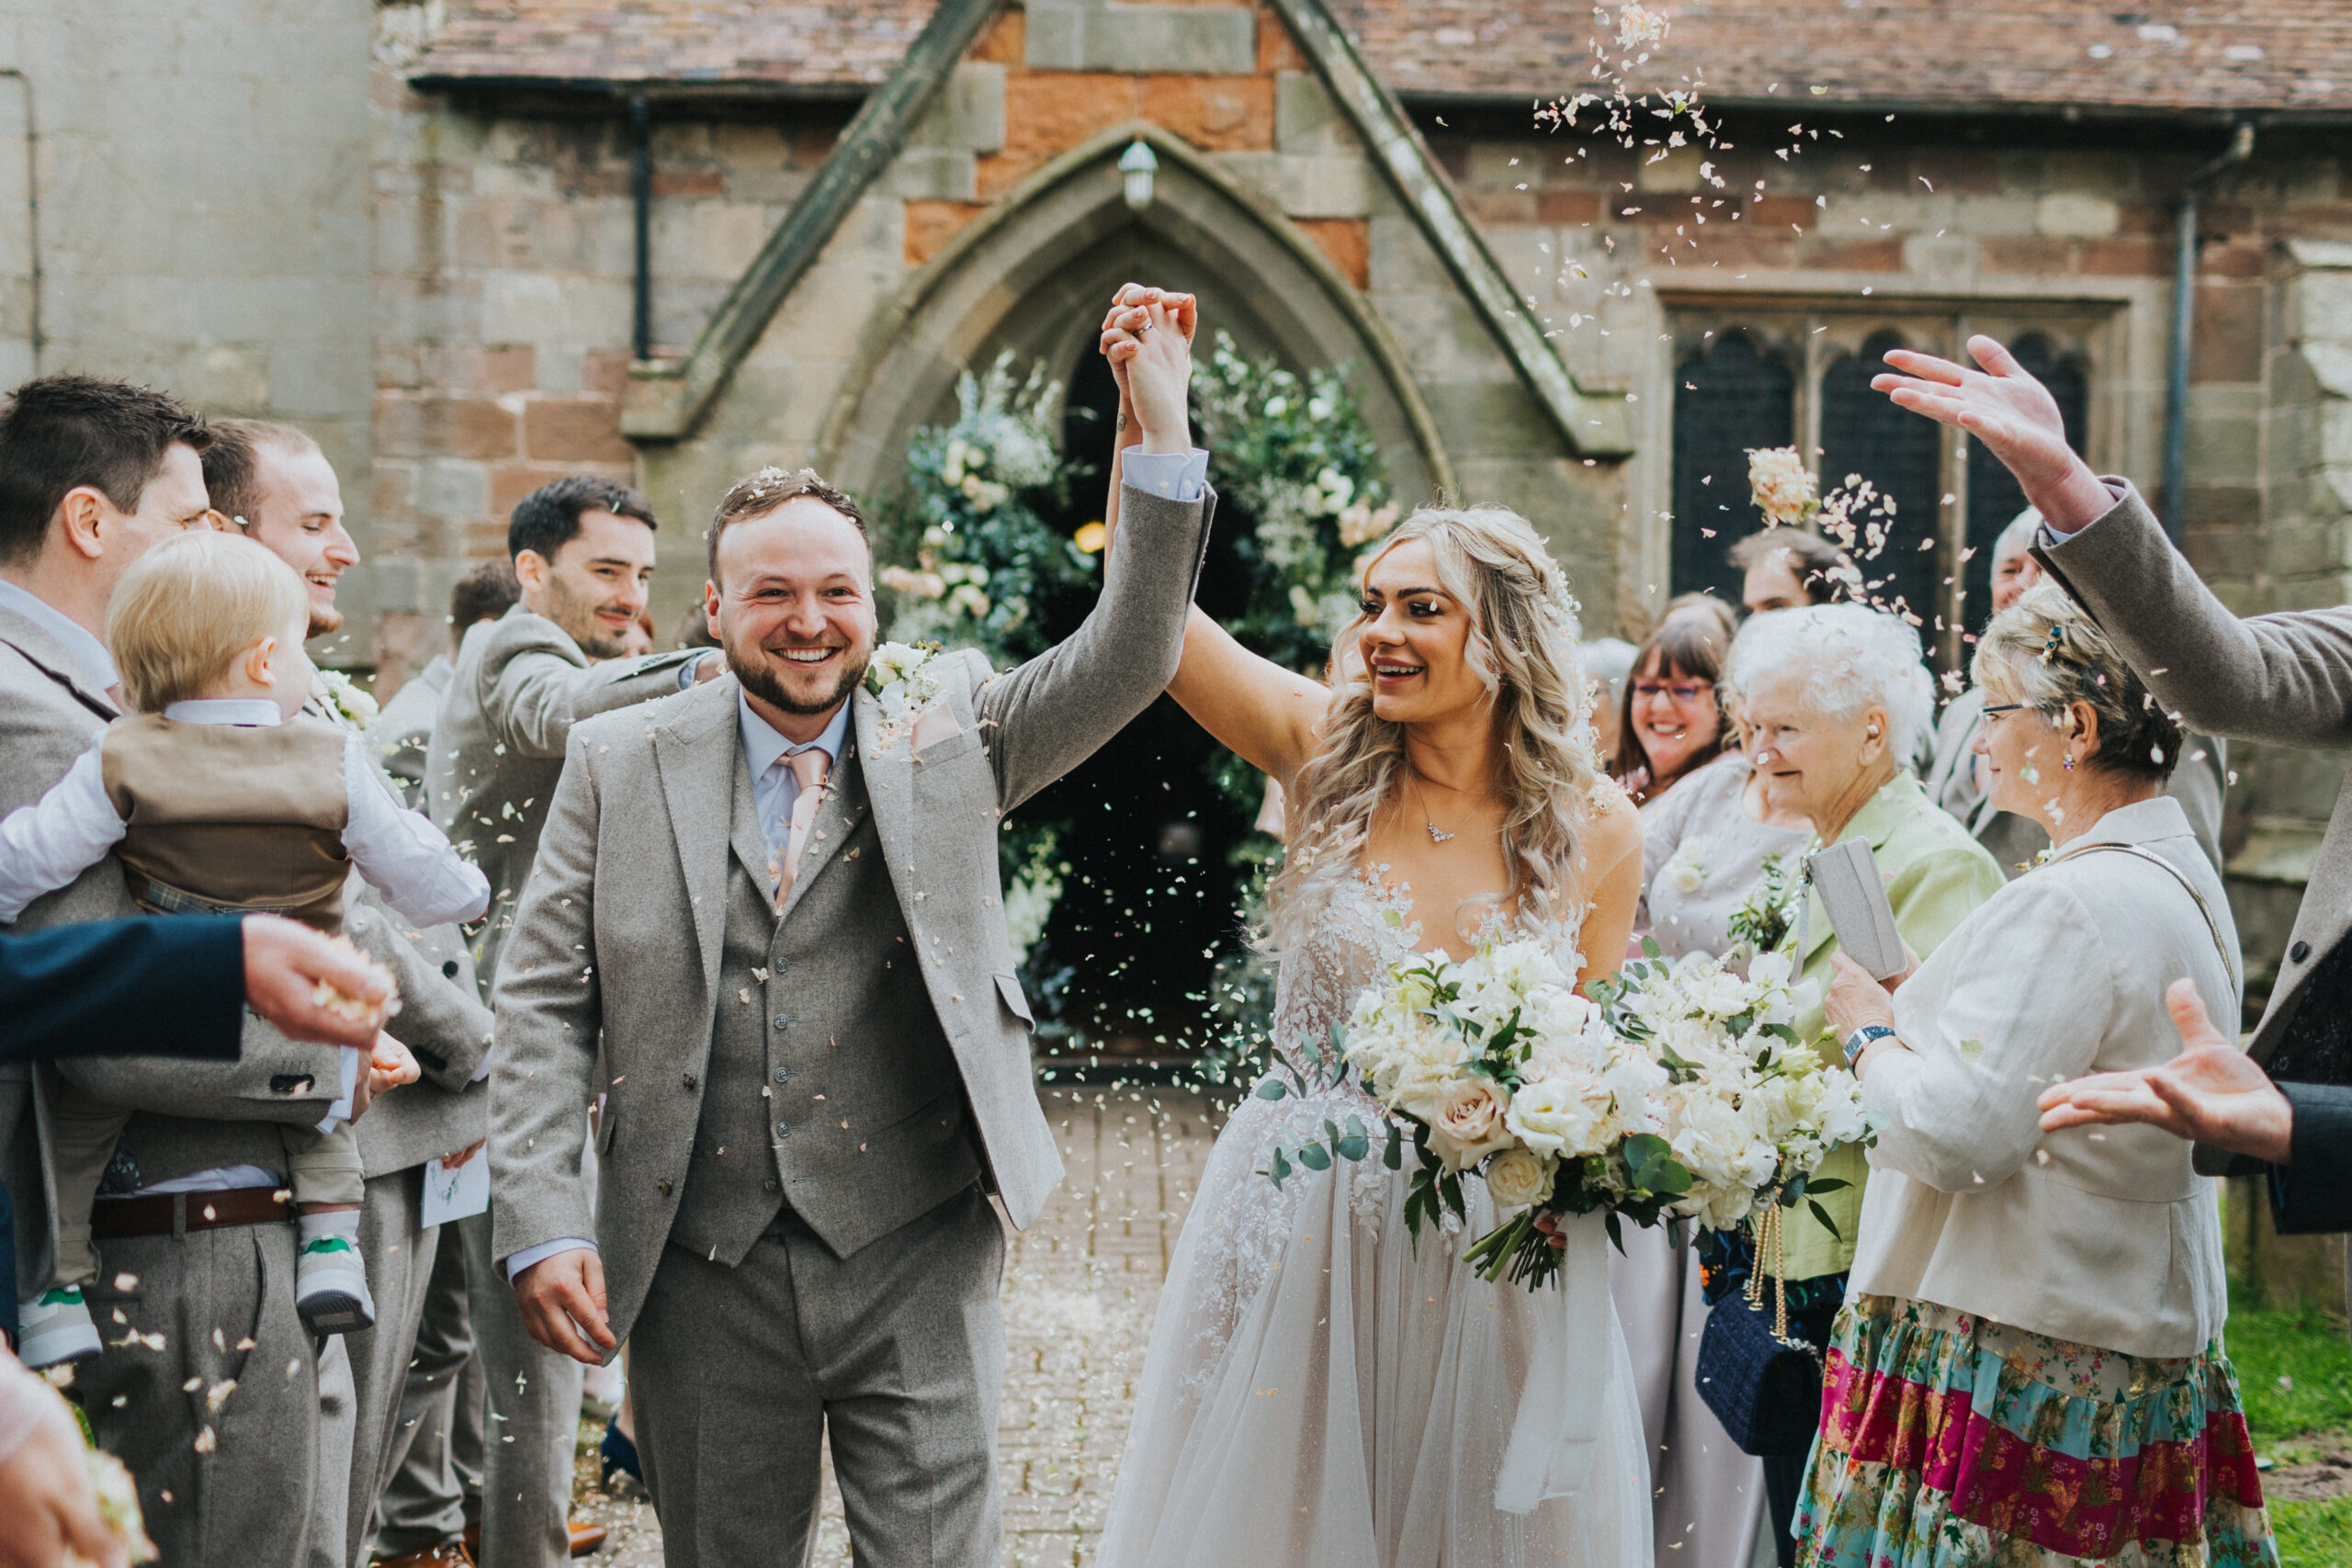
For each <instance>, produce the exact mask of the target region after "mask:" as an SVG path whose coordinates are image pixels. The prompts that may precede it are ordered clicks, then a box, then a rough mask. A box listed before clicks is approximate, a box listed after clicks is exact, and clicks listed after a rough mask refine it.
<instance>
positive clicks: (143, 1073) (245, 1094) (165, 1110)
mask: <svg viewBox="0 0 2352 1568" xmlns="http://www.w3.org/2000/svg"><path fill="white" fill-rule="evenodd" d="M161 1016H162V1015H161V1013H160V1010H159V1017H161ZM337 1066H338V1062H337V1058H336V1055H335V1053H334V1049H333V1048H332V1047H330V1046H324V1045H311V1044H299V1043H296V1042H294V1041H291V1040H288V1039H287V1038H286V1036H284V1035H283V1034H280V1033H278V1032H277V1030H275V1029H273V1028H271V1027H270V1026H269V1025H268V1024H266V1023H264V1022H263V1021H261V1020H260V1019H258V1018H255V1017H254V1016H253V1015H252V1014H250V1013H248V1014H246V1015H245V1032H244V1052H243V1055H241V1056H239V1057H238V1058H237V1060H235V1061H233V1062H184V1061H177V1060H167V1059H164V1058H162V1057H156V1056H120V1057H114V1058H108V1059H104V1060H96V1059H93V1060H84V1061H78V1062H60V1063H59V1064H58V1065H57V1070H58V1072H59V1073H60V1074H61V1075H62V1076H63V1077H65V1079H66V1080H67V1081H68V1082H70V1083H72V1084H73V1085H74V1087H75V1088H76V1089H80V1090H81V1091H82V1092H83V1093H85V1094H86V1095H88V1096H90V1097H91V1098H92V1099H94V1100H103V1101H104V1102H106V1103H107V1104H108V1105H115V1106H119V1107H121V1108H123V1109H124V1110H127V1111H151V1112H153V1113H154V1114H155V1115H158V1116H186V1117H193V1118H196V1119H198V1120H199V1121H206V1122H285V1123H286V1124H287V1125H288V1126H293V1127H308V1126H312V1125H315V1124H316V1123H317V1122H318V1120H319V1118H320V1117H322V1116H323V1115H325V1114H326V1111H327V1107H328V1106H329V1105H332V1104H333V1103H334V1097H335V1090H336V1089H337V1088H338V1087H340V1075H339V1073H338V1071H337Z"/></svg>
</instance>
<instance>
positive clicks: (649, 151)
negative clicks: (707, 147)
mask: <svg viewBox="0 0 2352 1568" xmlns="http://www.w3.org/2000/svg"><path fill="white" fill-rule="evenodd" d="M628 124H629V130H630V131H631V132H632V134H633V136H634V140H635V145H634V147H633V148H632V149H631V151H630V154H629V194H630V195H631V196H632V197H635V199H636V203H637V279H636V283H637V288H636V301H635V303H636V321H635V322H634V327H635V330H634V332H633V333H631V335H630V339H629V342H630V344H631V346H632V348H633V350H634V352H635V353H636V355H637V357H638V358H639V359H650V358H652V357H653V115H652V112H651V111H650V109H649V108H648V107H646V102H645V95H644V94H642V93H639V94H638V95H636V96H633V97H631V98H630V99H629V101H628Z"/></svg>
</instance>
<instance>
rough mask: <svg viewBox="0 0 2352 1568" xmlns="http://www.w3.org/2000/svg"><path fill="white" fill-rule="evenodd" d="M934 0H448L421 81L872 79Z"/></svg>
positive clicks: (890, 64) (845, 83)
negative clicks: (490, 79)
mask: <svg viewBox="0 0 2352 1568" xmlns="http://www.w3.org/2000/svg"><path fill="white" fill-rule="evenodd" d="M932 10H933V5H932V0H834V3H832V4H827V3H825V0H449V4H448V9H447V14H446V17H445V19H444V21H443V23H442V25H441V26H440V27H439V28H437V29H435V33H434V35H433V39H432V43H431V45H430V47H429V48H427V50H426V51H425V52H424V57H423V58H422V59H421V60H420V61H419V62H417V64H416V66H415V68H414V69H413V71H412V72H411V73H410V74H411V75H412V76H413V77H414V78H415V79H417V80H420V81H425V82H431V81H436V80H468V79H473V80H479V79H483V78H500V79H504V80H508V81H548V82H560V81H598V82H649V83H651V82H659V83H677V84H684V85H694V84H711V85H734V84H762V85H785V86H794V87H805V88H822V87H837V88H838V87H872V86H879V85H881V84H882V83H883V82H884V81H886V80H888V77H889V75H890V72H891V70H892V69H893V68H894V67H895V66H897V64H898V63H899V56H901V55H902V54H904V53H905V52H906V51H907V46H908V45H909V44H910V43H912V42H913V41H914V39H915V35H916V34H917V33H920V32H921V31H922V27H923V24H924V23H925V22H927V21H929V20H930V19H931V13H932Z"/></svg>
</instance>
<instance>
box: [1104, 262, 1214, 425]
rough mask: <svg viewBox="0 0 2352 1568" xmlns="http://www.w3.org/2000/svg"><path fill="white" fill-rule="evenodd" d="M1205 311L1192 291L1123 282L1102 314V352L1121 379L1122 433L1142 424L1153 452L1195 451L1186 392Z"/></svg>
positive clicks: (1113, 374) (1112, 369)
mask: <svg viewBox="0 0 2352 1568" xmlns="http://www.w3.org/2000/svg"><path fill="white" fill-rule="evenodd" d="M1199 324H1200V310H1199V307H1198V305H1197V304H1196V302H1195V301H1194V300H1193V297H1192V296H1191V295H1190V294H1173V293H1170V292H1168V291H1167V290H1165V289H1159V288H1147V287H1145V286H1144V285H1143V284H1140V283H1129V284H1125V285H1123V286H1122V287H1121V288H1120V289H1119V292H1118V294H1117V296H1116V297H1115V298H1114V300H1113V302H1112V305H1111V309H1110V311H1109V313H1108V314H1106V315H1104V317H1103V336H1102V344H1101V346H1102V350H1103V357H1104V358H1105V359H1107V360H1109V361H1110V362H1111V374H1112V376H1113V377H1114V378H1116V380H1117V381H1118V383H1119V423H1120V434H1121V436H1122V438H1123V439H1124V437H1125V432H1126V424H1127V422H1128V420H1130V419H1132V420H1133V421H1134V422H1135V423H1136V425H1137V426H1138V427H1140V429H1141V432H1142V436H1143V449H1144V450H1145V451H1147V452H1188V451H1190V450H1192V446H1193V435H1192V426H1191V423H1190V421H1189V418H1188V415H1187V412H1186V410H1185V395H1186V393H1187V392H1188V391H1189V390H1190V389H1191V386H1192V380H1193V330H1194V329H1195V328H1196V327H1197V326H1198V325H1199Z"/></svg>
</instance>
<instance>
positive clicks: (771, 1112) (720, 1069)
mask: <svg viewBox="0 0 2352 1568" xmlns="http://www.w3.org/2000/svg"><path fill="white" fill-rule="evenodd" d="M850 751H851V753H852V754H850V755H846V756H844V757H843V758H842V761H841V763H840V765H839V766H837V767H836V768H835V769H834V772H833V777H832V781H831V795H829V797H828V798H827V799H826V801H825V803H824V804H823V805H822V806H821V807H820V808H819V810H818V818H817V824H816V827H815V829H813V831H815V832H821V833H822V834H823V835H824V837H823V838H822V839H815V838H812V839H811V840H810V843H809V849H808V851H807V852H805V853H804V855H803V857H802V859H801V864H800V874H799V877H798V878H797V885H796V886H795V887H794V888H793V894H792V898H791V901H790V903H789V905H788V907H787V908H786V911H785V915H784V918H783V919H777V917H776V915H775V904H774V902H773V900H772V899H771V898H770V897H768V891H767V889H768V878H767V871H766V863H767V846H766V841H765V840H763V838H762V836H761V832H760V824H759V816H758V813H757V811H756V810H755V809H754V807H753V806H752V784H751V780H750V778H749V776H748V774H747V772H746V770H745V769H743V768H742V767H741V766H738V768H737V769H736V775H735V784H734V795H735V799H734V822H733V829H732V833H731V841H732V845H733V850H734V853H733V854H732V856H731V857H730V858H729V864H728V877H727V923H726V930H725V935H724V937H723V939H722V942H723V946H722V953H721V958H720V967H719V986H718V1016H717V1018H716V1020H715V1021H714V1022H713V1024H712V1026H711V1047H710V1059H709V1062H708V1064H707V1067H706V1069H705V1071H704V1074H703V1077H704V1081H703V1083H702V1084H701V1085H700V1093H701V1097H702V1100H701V1107H700V1111H699V1115H698V1117H697V1119H696V1122H695V1142H694V1153H693V1156H691V1159H690V1161H689V1163H688V1165H687V1168H686V1180H685V1190H684V1191H683V1192H682V1193H680V1195H679V1203H678V1212H677V1219H676V1223H675V1224H674V1225H673V1228H672V1230H671V1239H672V1240H673V1241H674V1242H676V1243H677V1244H678V1245H680V1246H682V1247H689V1248H691V1249H692V1250H693V1251H695V1252H696V1253H698V1254H700V1255H702V1256H704V1257H707V1258H716V1259H718V1261H720V1262H723V1263H726V1264H729V1266H732V1265H735V1264H739V1263H741V1261H742V1260H743V1258H744V1257H745V1255H746V1254H748V1253H749V1252H750V1251H751V1249H752V1243H753V1242H755V1241H756V1240H758V1239H759V1236H760V1233H761V1232H762V1231H763V1230H765V1229H766V1228H767V1226H768V1224H769V1223H770V1222H772V1221H773V1220H774V1219H775V1216H776V1213H777V1211H778V1210H779V1209H781V1208H782V1207H783V1206H784V1205H785V1204H786V1203H789V1204H791V1206H792V1207H793V1209H794V1210H795V1211H796V1212H797V1213H798V1214H799V1215H800V1217H801V1218H802V1219H804V1220H806V1221H807V1222H808V1223H809V1228H810V1229H812V1230H814V1231H815V1232H816V1233H817V1234H818V1235H819V1236H820V1237H821V1238H822V1239H823V1240H824V1242H825V1244H826V1245H827V1246H828V1247H831V1249H832V1250H833V1251H834V1252H836V1253H838V1254H839V1255H841V1256H842V1257H844V1258H846V1257H848V1256H849V1255H850V1254H852V1253H854V1252H855V1251H857V1250H858V1249H859V1248H861V1247H865V1245H866V1244H867V1243H869V1242H871V1241H874V1240H876V1239H877V1238H879V1237H881V1236H884V1235H888V1234H889V1233H890V1232H891V1231H894V1230H896V1229H898V1228H899V1226H900V1225H903V1224H907V1223H908V1222H909V1221H910V1220H912V1219H914V1218H916V1217H917V1216H919V1215H921V1214H922V1213H925V1212H926V1211H928V1210H930V1209H931V1208H933V1207H934V1206H935V1205H937V1204H938V1203H940V1202H941V1201H944V1200H945V1199H947V1198H949V1197H951V1196H953V1195H954V1194H955V1193H956V1192H958V1191H960V1190H963V1189H964V1188H966V1187H968V1186H970V1185H971V1184H972V1182H973V1181H974V1180H975V1179H977V1178H978V1175H979V1173H980V1162H979V1159H978V1155H977V1154H976V1153H975V1152H974V1149H973V1145H972V1139H971V1135H970V1133H969V1131H968V1129H967V1118H966V1115H965V1109H964V1091H963V1085H962V1079H961V1078H960V1077H958V1075H957V1072H956V1059H955V1056H954V1055H953V1054H952V1053H951V1052H950V1050H949V1049H948V1044H947V1038H946V1035H945V1034H944V1032H942V1031H941V1029H940V1025H939V1015H938V1013H937V1011H936V1010H934V1009H933V1007H932V1005H931V1001H930V998H929V996H928V994H927V993H926V992H925V990H924V988H923V985H922V976H921V974H920V972H919V971H918V968H917V965H916V964H915V961H914V959H913V957H912V956H911V954H910V950H909V948H908V946H907V927H906V921H905V919H904V918H903V916H902V915H901V914H900V912H899V901H898V898H897V897H896V896H895V894H894V893H893V892H892V890H891V886H890V879H889V870H888V866H887V865H886V864H885V863H884V862H883V858H882V850H881V841H880V838H879V836H878V834H877V833H876V830H875V827H874V820H873V816H872V814H871V813H870V812H869V811H867V809H866V805H865V786H864V782H863V779H862V776H861V771H860V769H859V768H858V766H857V762H856V759H855V756H854V751H855V748H854V746H853V747H852V748H850ZM679 1087H681V1088H685V1089H692V1088H693V1087H694V1086H693V1085H692V1084H691V1082H684V1083H682V1084H681V1085H680V1086H679ZM627 1136H628V1132H627V1130H626V1129H616V1132H615V1137H616V1139H625V1138H626V1137H627Z"/></svg>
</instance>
